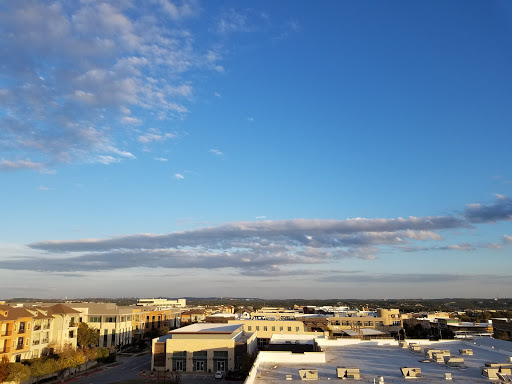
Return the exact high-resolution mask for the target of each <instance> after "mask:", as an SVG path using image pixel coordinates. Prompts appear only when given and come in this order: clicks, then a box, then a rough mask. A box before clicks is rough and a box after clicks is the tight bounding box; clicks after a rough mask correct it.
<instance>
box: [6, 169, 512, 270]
mask: <svg viewBox="0 0 512 384" xmlns="http://www.w3.org/2000/svg"><path fill="white" fill-rule="evenodd" d="M174 177H175V178H177V179H183V178H184V176H183V175H182V174H180V173H176V174H175V175H174ZM506 199H508V198H499V199H498V202H501V203H503V202H504V200H506ZM496 204H497V202H495V203H492V204H490V205H481V209H483V211H485V212H487V208H488V207H494V208H493V209H492V210H493V212H494V214H493V217H494V218H495V217H498V218H499V217H506V216H504V215H503V214H500V213H499V212H498V210H499V209H498V208H496V207H495V205H496ZM500 206H501V207H502V209H504V210H506V209H507V205H506V204H502V205H500ZM473 218H474V212H472V214H471V215H470V216H469V217H466V216H464V215H456V214H454V215H447V216H426V217H407V218H401V217H399V218H395V219H364V218H355V219H346V220H320V219H293V220H275V221H270V220H264V221H241V222H234V223H228V224H223V225H218V226H213V227H205V228H198V229H192V230H188V231H182V232H173V233H168V234H137V235H131V236H121V237H114V238H110V239H86V240H72V241H43V242H37V243H32V244H29V247H30V248H31V249H33V250H39V251H44V252H47V255H48V256H47V257H42V258H37V259H30V260H28V259H27V260H16V261H12V260H11V261H8V262H3V263H2V266H3V268H8V269H16V268H18V269H19V268H21V269H25V268H26V269H34V268H40V269H41V270H45V271H46V270H50V271H86V270H104V269H114V268H130V267H136V266H145V267H164V268H208V269H211V268H235V269H237V270H238V271H239V272H240V273H241V274H250V275H254V274H256V273H260V274H265V273H266V272H267V271H272V273H278V271H280V270H281V269H282V268H287V269H289V268H290V267H293V268H300V266H301V265H302V266H308V265H319V266H321V265H329V264H332V263H335V262H337V261H339V260H342V259H349V258H357V259H362V260H373V259H375V258H376V257H377V256H379V255H380V256H383V257H384V256H385V254H386V253H385V252H382V250H383V249H386V248H387V247H388V248H389V247H393V248H394V249H395V250H402V251H411V250H416V251H418V250H430V249H433V247H432V246H431V245H430V244H431V243H432V242H435V243H437V245H435V246H434V247H435V249H437V250H445V251H453V252H456V251H465V252H466V251H472V250H474V249H475V247H476V246H478V245H474V244H469V243H461V244H456V245H450V244H448V245H444V244H443V242H444V241H445V240H444V238H443V236H441V235H440V234H439V233H438V232H439V231H443V230H447V229H454V228H458V229H465V228H472V225H471V220H472V219H473ZM509 240H510V239H509V237H507V236H505V238H504V241H509ZM417 242H426V243H427V244H428V245H427V246H425V247H423V248H422V247H419V248H417V249H413V247H414V245H415V244H416V243H417ZM439 243H440V244H439ZM398 247H401V248H398Z"/></svg>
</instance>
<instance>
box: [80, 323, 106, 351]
mask: <svg viewBox="0 0 512 384" xmlns="http://www.w3.org/2000/svg"><path fill="white" fill-rule="evenodd" d="M99 335H100V333H99V330H97V329H94V328H90V327H89V326H88V325H87V323H80V324H79V325H78V333H77V336H76V337H77V339H76V340H77V343H78V345H79V346H80V347H97V346H98V341H99Z"/></svg>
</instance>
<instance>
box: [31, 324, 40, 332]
mask: <svg viewBox="0 0 512 384" xmlns="http://www.w3.org/2000/svg"><path fill="white" fill-rule="evenodd" d="M40 329H41V326H40V325H39V324H37V325H34V329H33V331H39V330H40Z"/></svg>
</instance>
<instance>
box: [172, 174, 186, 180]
mask: <svg viewBox="0 0 512 384" xmlns="http://www.w3.org/2000/svg"><path fill="white" fill-rule="evenodd" d="M174 177H175V178H177V179H178V180H183V179H184V178H185V176H183V175H182V174H181V173H175V174H174Z"/></svg>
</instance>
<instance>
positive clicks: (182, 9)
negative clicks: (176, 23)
mask: <svg viewBox="0 0 512 384" xmlns="http://www.w3.org/2000/svg"><path fill="white" fill-rule="evenodd" d="M159 3H160V5H161V7H162V9H163V10H164V11H165V12H166V13H167V14H168V15H169V16H170V17H171V18H173V19H176V20H177V19H183V18H188V17H193V16H196V15H197V14H198V12H199V6H198V4H197V2H196V1H181V2H180V4H178V5H176V1H170V0H159Z"/></svg>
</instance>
